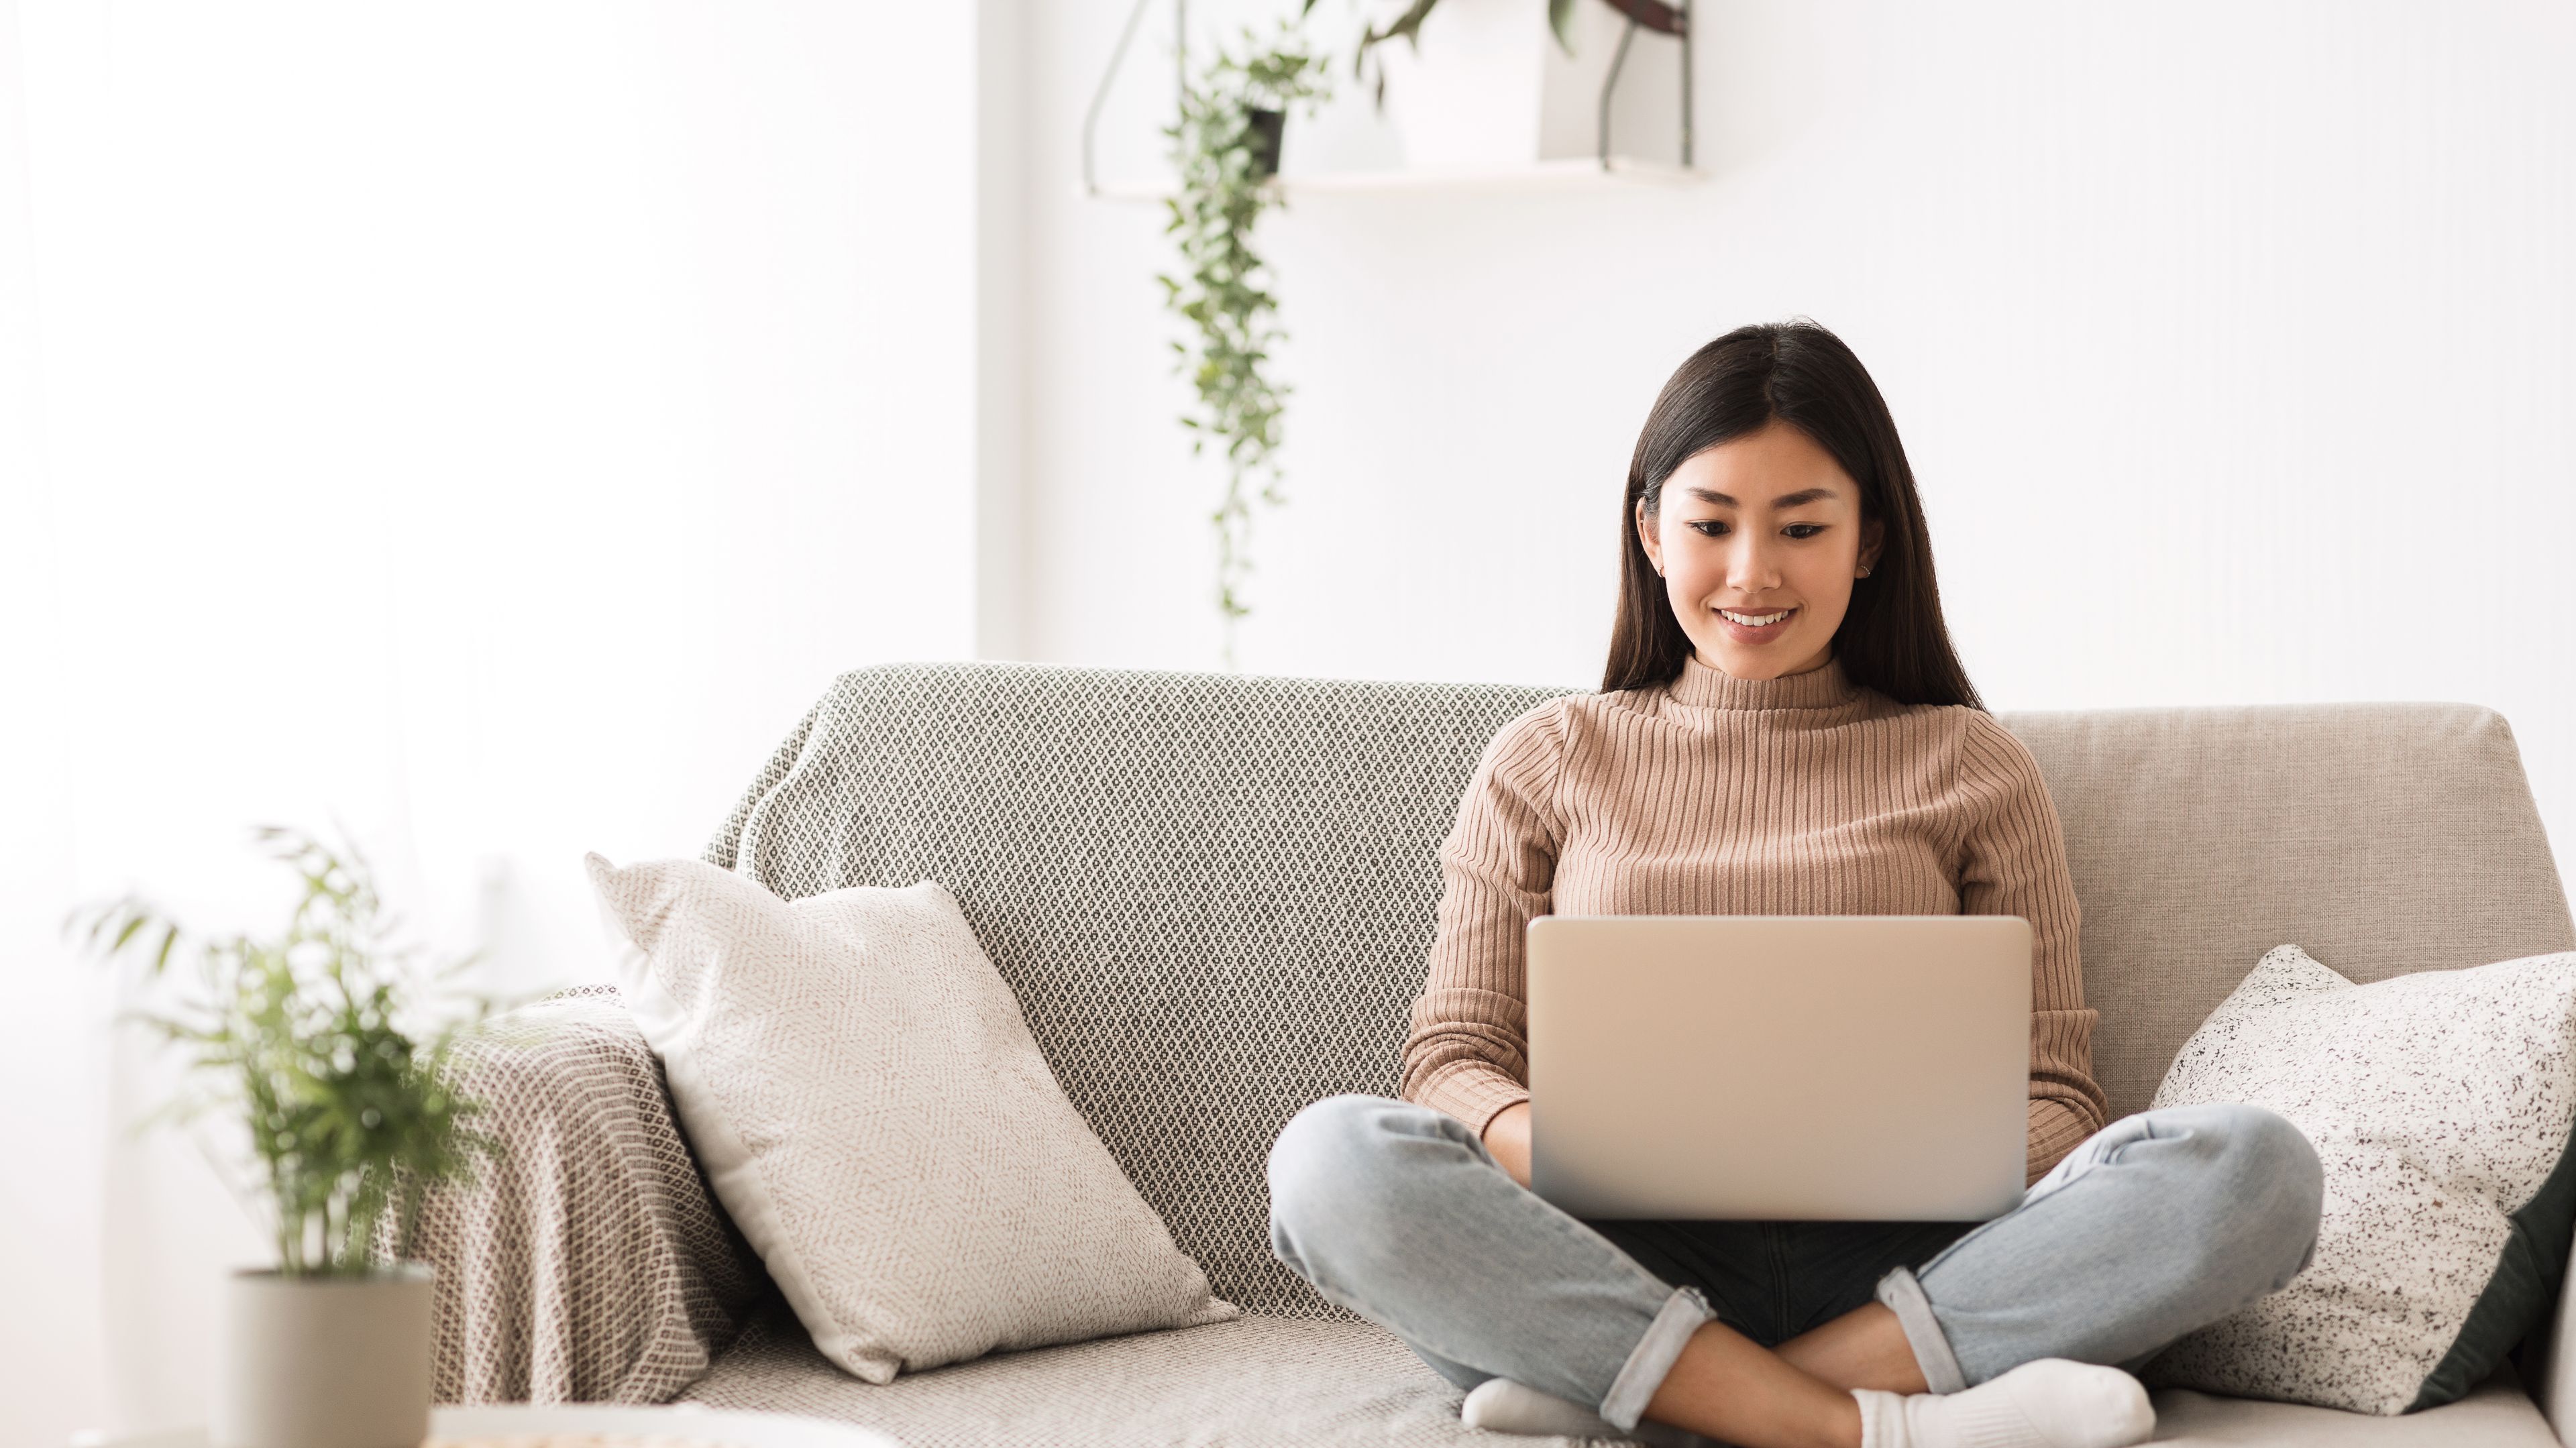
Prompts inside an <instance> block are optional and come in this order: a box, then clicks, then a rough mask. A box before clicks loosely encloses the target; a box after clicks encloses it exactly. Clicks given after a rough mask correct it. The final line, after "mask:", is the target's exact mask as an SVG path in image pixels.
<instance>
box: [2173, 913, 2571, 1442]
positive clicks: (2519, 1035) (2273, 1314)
mask: <svg viewBox="0 0 2576 1448" xmlns="http://www.w3.org/2000/svg"><path fill="white" fill-rule="evenodd" d="M2211 1101H2243V1102H2251V1103H2253V1104H2255V1105H2258V1106H2266V1107H2269V1108H2271V1109H2272V1110H2274V1111H2277V1112H2279V1113H2280V1114H2281V1115H2283V1116H2285V1117H2288V1118H2289V1119H2290V1120H2291V1121H2292V1122H2294V1123H2296V1124H2297V1125H2298V1127H2299V1129H2300V1130H2302V1131H2304V1132H2306V1133H2307V1134H2308V1139H2309V1140H2310V1141H2312V1142H2314V1143H2315V1144H2316V1148H2317V1155H2318V1157H2319V1158H2320V1159H2322V1160H2323V1162H2324V1164H2325V1178H2326V1192H2325V1215H2324V1220H2323V1222H2322V1224H2321V1226H2320V1228H2319V1231H2318V1236H2317V1251H2316V1257H2315V1259H2314V1260H2313V1261H2311V1262H2310V1263H2309V1264H2308V1269H2307V1270H2306V1271H2305V1272H2302V1273H2300V1274H2299V1275H2298V1276H2297V1277H2296V1278H2294V1279H2293V1280H2292V1281H2291V1283H2290V1285H2289V1286H2287V1287H2285V1288H2283V1289H2281V1290H2280V1291H2279V1292H2276V1293H2273V1294H2272V1295H2271V1296H2269V1297H2266V1298H2264V1299H2263V1300H2262V1301H2260V1302H2257V1303H2255V1304H2254V1305H2253V1306H2251V1307H2249V1308H2246V1309H2245V1310H2244V1311H2242V1312H2239V1313H2236V1314H2234V1315H2232V1316H2230V1317H2226V1318H2223V1319H2221V1320H2220V1321H2218V1322H2216V1323H2213V1324H2211V1325H2210V1326H2208V1327H2205V1328H2203V1329H2201V1330H2200V1331H2198V1332H2195V1333H2193V1334H2191V1335H2190V1336H2189V1337H2186V1338H2184V1339H2183V1340H2182V1341H2180V1342H2178V1343H2176V1344H2174V1345H2173V1346H2172V1347H2171V1348H2168V1349H2167V1350H2166V1351H2165V1352H2164V1354H2163V1355H2162V1356H2160V1357H2158V1358H2157V1359H2156V1360H2155V1362H2154V1363H2152V1364H2151V1365H2150V1366H2149V1368H2148V1371H2147V1377H2148V1380H2149V1381H2151V1382H2154V1383H2157V1384H2159V1385H2163V1386H2172V1387H2184V1388H2200V1389H2205V1390H2208V1391H2211V1392H2220V1393H2234V1394H2238V1395H2240V1396H2244V1397H2255V1398H2278V1399H2285V1400H2288V1401H2291V1402H2298V1403H2315V1404H2319V1405H2322V1406H2325V1407H2330V1408H2348V1409H2351V1410H2353V1411H2356V1412H2363V1413H2403V1412H2407V1411H2410V1410H2412V1409H2416V1408H2429V1407H2434V1406H2436V1405H2439V1404H2442V1403H2447V1402H2450V1401H2451V1400H2452V1399H2454V1398H2457V1397H2459V1396H2461V1395H2462V1394H2463V1393H2465V1392H2467V1391H2468V1389H2469V1388H2470V1387H2472V1386H2474V1385H2475V1384H2477V1383H2478V1382H2479V1381H2481V1380H2483V1379H2484V1378H2485V1377H2486V1375H2487V1374H2488V1373H2489V1372H2491V1371H2493V1370H2494V1368H2495V1366H2496V1363H2497V1362H2498V1361H2499V1360H2501V1359H2502V1358H2503V1357H2504V1355H2505V1353H2506V1352H2507V1351H2509V1350H2511V1348H2512V1347H2513V1345H2514V1344H2515V1343H2516V1342H2518V1341H2520V1340H2521V1338H2522V1336H2523V1334H2524V1333H2525V1332H2527V1331H2528V1330H2530V1328H2531V1327H2532V1326H2533V1325H2534V1324H2535V1323H2537V1322H2538V1321H2539V1319H2540V1316H2541V1314H2542V1313H2543V1312H2544V1311H2546V1310H2547V1308H2548V1307H2549V1305H2550V1303H2551V1302H2552V1301H2554V1300H2555V1299H2556V1296H2557V1291H2558V1281H2559V1277H2560V1275H2561V1274H2562V1272H2563V1271H2564V1270H2565V1267H2566V1257H2567V1248H2568V1234H2569V1230H2570V1226H2571V1219H2576V1170H2571V1168H2570V1162H2571V1159H2576V1158H2571V1153H2570V1152H2569V1150H2568V1146H2569V1140H2568V1137H2569V1130H2570V1125H2571V1123H2576V953H2562V954H2558V955H2535V956H2530V957H2527V958H2524V959H2521V960H2508V961H2504V962H2502V963H2500V964H2496V965H2484V966H2479V967H2477V968H2475V969H2472V970H2443V971H2425V972H2422V973H2420V974H2416V975H2406V976H2399V977H2396V978H2394V979H2391V980H2383V981H2378V982H2375V983H2373V984H2370V985H2355V984H2353V983H2352V982H2351V981H2349V980H2346V979H2344V978H2343V977H2342V976H2340V975H2337V974H2335V973H2334V972H2333V971H2331V970H2328V969H2327V968H2326V967H2324V966H2323V965H2320V964H2318V963H2317V962H2316V961H2315V960H2314V959H2311V958H2310V957H2309V955H2308V953H2307V952H2306V951H2304V950H2301V949H2300V948H2299V947H2297V946H2295V945H2284V946H2281V947H2279V948H2278V949H2276V950H2273V951H2271V952H2269V953H2267V954H2266V955H2265V956H2264V957H2263V959H2262V960H2261V961H2260V962H2258V963H2257V964H2256V965H2255V967H2254V970H2253V972H2252V973H2251V974H2249V975H2247V976H2246V977H2245V980H2244V983H2243V984H2241V985H2239V986H2237V988H2236V990H2235V993H2234V994H2232V995H2230V996H2228V998H2227V999H2226V1000H2225V1001H2223V1002H2221V1003H2220V1005H2219V1007H2218V1009H2217V1010H2214V1011H2212V1012H2210V1014H2209V1019H2208V1020H2206V1021H2203V1022H2202V1023H2201V1026H2200V1029H2199V1030H2197V1031H2195V1032H2193V1033H2192V1037H2191V1039H2190V1040H2189V1041H2187V1042H2185V1043H2184V1044H2183V1048H2182V1050H2181V1051H2180V1052H2179V1053H2177V1054H2176V1055H2175V1057H2174V1062H2173V1065H2172V1067H2171V1068H2169V1069H2168V1070H2167V1071H2166V1072H2165V1079H2164V1084H2163V1085H2162V1086H2161V1087H2159V1088H2157V1091H2156V1099H2155V1102H2154V1104H2155V1105H2156V1106H2157V1107H2166V1106H2194V1105H2198V1104H2200V1103H2203V1102H2211Z"/></svg>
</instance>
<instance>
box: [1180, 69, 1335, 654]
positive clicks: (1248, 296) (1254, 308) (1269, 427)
mask: <svg viewBox="0 0 2576 1448" xmlns="http://www.w3.org/2000/svg"><path fill="white" fill-rule="evenodd" d="M1323 69H1324V62H1323V60H1322V58H1321V57H1319V56H1317V55H1315V54H1314V53H1313V52H1312V51H1310V50H1308V49H1307V48H1306V45H1305V43H1304V41H1303V40H1302V39H1301V38H1300V37H1299V36H1298V34H1297V32H1296V30H1295V28H1294V27H1293V26H1292V27H1283V28H1282V29H1281V31H1280V33H1279V36H1278V38H1277V39H1276V40H1274V41H1272V42H1271V43H1269V44H1267V45H1263V44H1260V43H1259V42H1258V40H1257V38H1256V37H1254V36H1253V35H1251V34H1250V33H1249V32H1246V34H1245V37H1244V46H1243V48H1242V49H1241V50H1240V51H1232V50H1223V49H1220V50H1219V51H1218V53H1217V54H1216V56H1215V58H1214V59H1213V60H1211V61H1210V62H1209V63H1208V64H1207V66H1206V67H1205V68H1204V69H1203V70H1201V71H1200V72H1199V74H1198V77H1197V79H1195V80H1194V81H1193V82H1192V83H1191V84H1189V85H1188V86H1185V87H1184V88H1183V89H1182V92H1181V110H1180V117H1179V119H1178V120H1177V121H1176V122H1175V123H1174V124H1173V125H1171V126H1170V127H1168V128H1167V129H1166V130H1165V131H1164V134H1165V135H1166V136H1168V137H1169V138H1170V139H1171V142H1172V158H1173V163H1174V166H1175V168H1176V169H1177V170H1178V172H1179V185H1178V187H1177V188H1176V189H1175V191H1174V194H1173V196H1172V198H1171V201H1170V203H1169V205H1170V213H1171V220H1170V224H1169V225H1168V226H1166V227H1165V228H1164V229H1165V230H1166V231H1168V232H1169V233H1171V234H1172V236H1173V237H1174V238H1175V240H1176V241H1177V243H1178V245H1179V249H1180V260H1181V269H1180V270H1181V274H1180V275H1178V276H1172V275H1164V276H1161V277H1159V278H1157V279H1158V280H1160V281H1161V282H1162V284H1163V288H1164V300H1165V304H1166V305H1168V306H1169V307H1170V308H1171V310H1172V311H1173V312H1174V313H1175V314H1176V315H1177V316H1179V317H1180V318H1181V319H1182V320H1183V321H1185V322H1187V323H1188V324H1189V326H1190V329H1191V336H1190V338H1189V340H1188V341H1185V342H1184V341H1175V342H1174V343H1173V344H1172V348H1173V350H1174V351H1175V352H1177V353H1179V354H1180V363H1179V370H1180V371H1181V372H1183V373H1184V374H1185V375H1187V376H1188V377H1189V379H1190V382H1191V385H1192V387H1193V389H1194V390H1195V392H1196V404H1197V405H1196V407H1195V409H1194V410H1193V411H1190V412H1187V413H1184V414H1183V415H1182V417H1181V426H1182V427H1184V428H1187V429H1189V431H1190V450H1191V452H1192V453H1194V454H1203V453H1205V452H1206V451H1207V448H1208V446H1209V444H1210V443H1214V444H1216V445H1217V446H1218V447H1219V448H1220V449H1221V454H1222V456H1223V458H1224V461H1225V493H1224V496H1223V497H1222V498H1221V499H1220V500H1219V501H1218V504H1217V507H1216V509H1215V511H1214V512H1212V513H1211V514H1210V515H1209V520H1210V522H1212V523H1213V524H1214V525H1215V528H1216V539H1217V567H1216V605H1217V615H1218V618H1219V619H1220V620H1221V622H1222V624H1223V628H1224V636H1223V648H1224V657H1225V663H1226V667H1228V668H1232V667H1233V666H1234V637H1235V625H1236V623H1237V621H1238V620H1240V619H1242V618H1243V617H1244V616H1245V615H1246V614H1248V613H1250V612H1251V611H1252V610H1251V606H1250V605H1249V604H1248V603H1246V602H1245V601H1244V597H1243V584H1244V579H1245V577H1246V575H1248V574H1249V573H1250V572H1251V569H1252V562H1251V558H1250V554H1249V544H1250V539H1251V531H1252V504H1253V502H1254V501H1255V500H1256V499H1257V500H1258V501H1260V502H1263V503H1266V504H1270V505H1272V506H1276V505H1277V504H1279V503H1280V502H1282V501H1284V499H1283V498H1282V497H1281V496H1280V493H1279V466H1278V463H1277V461H1276V460H1275V454H1276V453H1277V451H1278V447H1279V421H1280V411H1281V405H1282V402H1283V401H1284V399H1285V398H1286V396H1287V393H1288V389H1287V388H1286V387H1284V386H1282V385H1281V384H1279V383H1278V382H1276V381H1274V380H1273V379H1272V377H1271V375H1270V370H1269V367H1270V360H1271V359H1270V349H1271V347H1272V346H1273V345H1274V344H1276V343H1277V342H1279V341H1281V340H1282V339H1283V338H1284V337H1285V335H1286V334H1285V333H1283V332H1282V331H1281V330H1280V328H1279V326H1278V324H1277V323H1276V322H1275V321H1274V320H1273V317H1274V315H1275V313H1276V311H1277V308H1278V299H1277V298H1276V297H1274V296H1272V295H1271V293H1270V290H1269V278H1268V276H1267V274H1266V269H1265V268H1264V266H1263V264H1262V260H1261V257H1260V254H1259V253H1258V252H1256V251H1254V249H1253V245H1252V233H1253V227H1254V226H1255V224H1256V223H1258V222H1259V220H1260V219H1261V214H1262V213H1263V212H1264V211H1267V210H1268V209H1270V208H1271V207H1273V206H1276V205H1278V204H1279V201H1280V197H1279V191H1278V188H1277V187H1276V186H1274V185H1272V184H1270V183H1271V179H1272V178H1273V177H1274V176H1275V175H1276V174H1277V172H1278V169H1279V152H1280V145H1281V141H1282V138H1283V137H1284V135H1285V128H1286V125H1287V119H1288V114H1287V113H1288V108H1289V107H1290V106H1292V105H1295V104H1297V103H1299V102H1304V103H1305V104H1306V105H1307V108H1308V109H1309V110H1310V111H1311V110H1312V109H1313V106H1314V103H1315V102H1316V101H1318V100H1320V99H1321V98H1322V96H1323V94H1324V77H1323Z"/></svg>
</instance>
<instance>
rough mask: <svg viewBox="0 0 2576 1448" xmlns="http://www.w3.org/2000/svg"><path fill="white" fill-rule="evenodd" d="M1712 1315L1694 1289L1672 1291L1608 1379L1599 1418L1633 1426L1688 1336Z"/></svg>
mask: <svg viewBox="0 0 2576 1448" xmlns="http://www.w3.org/2000/svg"><path fill="white" fill-rule="evenodd" d="M1716 1316H1717V1314H1716V1313H1714V1312H1712V1311H1710V1310H1709V1306H1708V1299H1707V1298H1705V1297H1702V1296H1700V1295H1699V1289H1698V1288H1696V1287H1676V1288H1674V1289H1673V1295H1672V1296H1670V1297H1667V1298H1665V1299H1664V1305H1663V1309H1662V1310H1661V1311H1659V1312H1657V1313H1656V1314H1655V1320H1654V1321H1653V1322H1650V1323H1648V1324H1646V1335H1645V1336H1644V1337H1641V1338H1639V1339H1637V1346H1636V1347H1635V1348H1634V1349H1633V1350H1631V1351H1630V1352H1629V1354H1628V1361H1627V1362H1625V1363H1623V1364H1621V1365H1620V1368H1619V1376H1617V1377H1615V1378H1613V1379H1611V1380H1610V1392H1609V1395H1608V1396H1607V1397H1604V1398H1603V1399H1602V1400H1601V1416H1602V1417H1603V1418H1604V1419H1606V1420H1608V1421H1609V1422H1610V1423H1611V1424H1612V1425H1614V1426H1616V1427H1618V1428H1620V1429H1623V1430H1625V1429H1629V1428H1634V1427H1636V1426H1637V1420H1638V1419H1639V1418H1641V1417H1643V1416H1645V1412H1646V1404H1647V1403H1648V1402H1649V1401H1651V1400H1652V1399H1653V1398H1654V1396H1655V1389H1657V1388H1660V1387H1662V1386H1663V1385H1664V1375H1665V1374H1666V1373H1669V1372H1671V1371H1672V1370H1673V1364H1674V1363H1675V1362H1677V1361H1679V1360H1680V1358H1681V1355H1682V1349H1683V1348H1685V1347H1688V1346H1690V1340H1691V1334H1692V1333H1695V1332H1697V1331H1699V1328H1700V1324H1701V1323H1704V1322H1707V1321H1709V1320H1710V1319H1712V1318H1714V1317H1716Z"/></svg>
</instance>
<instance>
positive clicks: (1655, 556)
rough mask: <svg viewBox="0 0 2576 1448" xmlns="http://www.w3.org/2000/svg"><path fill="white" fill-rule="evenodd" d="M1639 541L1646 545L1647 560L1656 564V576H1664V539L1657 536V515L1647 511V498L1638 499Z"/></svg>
mask: <svg viewBox="0 0 2576 1448" xmlns="http://www.w3.org/2000/svg"><path fill="white" fill-rule="evenodd" d="M1637 541H1638V542H1639V543H1641V544H1643V545H1644V546H1645V549H1646V561H1647V562H1648V563H1651V564H1653V565H1655V576H1656V577H1657V578H1661V577H1663V576H1664V540H1663V539H1661V538H1659V537H1656V536H1655V516H1654V514H1652V513H1649V512H1647V511H1646V500H1645V499H1643V498H1639V499H1638V500H1637Z"/></svg>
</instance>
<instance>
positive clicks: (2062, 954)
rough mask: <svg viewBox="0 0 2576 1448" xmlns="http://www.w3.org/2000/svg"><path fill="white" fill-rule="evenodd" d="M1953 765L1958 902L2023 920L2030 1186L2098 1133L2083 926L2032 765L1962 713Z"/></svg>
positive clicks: (2100, 1102)
mask: <svg viewBox="0 0 2576 1448" xmlns="http://www.w3.org/2000/svg"><path fill="white" fill-rule="evenodd" d="M1967 721H1968V724H1967V735H1966V738H1965V739H1964V741H1963V742H1962V748H1961V750H1960V760H1959V786H1960V789H1961V792H1962V793H1963V794H1964V796H1965V798H1966V818H1967V824H1966V828H1965V830H1964V832H1963V834H1962V838H1961V842H1960V843H1961V850H1960V870H1959V896H1960V908H1961V910H1962V911H1963V912H1964V913H1966V914H1970V915H2019V916H2021V917H2022V918H2023V919H2025V920H2028V921H2029V922H2030V928H2031V957H2030V970H2031V979H2030V1148H2029V1157H2028V1160H2027V1161H2026V1163H2025V1169H2026V1171H2027V1172H2028V1178H2029V1180H2031V1181H2034V1182H2035V1181H2037V1180H2039V1178H2040V1177H2041V1176H2042V1175H2044V1174H2045V1173H2046V1172H2047V1171H2048V1169H2049V1168H2050V1167H2052V1166H2055V1165H2056V1164H2057V1163H2058V1161H2059V1159H2060V1158H2062V1157H2064V1156H2065V1155H2066V1154H2067V1153H2068V1152H2070V1151H2073V1150H2074V1149H2075V1148H2076V1146H2077V1145H2078V1144H2079V1143H2081V1142H2082V1141H2083V1140H2084V1139H2085V1138H2086V1137H2088V1136H2091V1135H2092V1134H2093V1133H2094V1132H2097V1131H2099V1130H2101V1129H2102V1127H2103V1126H2104V1125H2105V1124H2106V1122H2107V1121H2108V1119H2109V1116H2110V1104H2109V1102H2108V1100H2107V1099H2106V1098H2105V1097H2104V1096H2103V1094H2102V1088H2101V1087H2100V1086H2098V1085H2096V1084H2095V1083H2094V1080H2093V1023H2094V1022H2095V1021H2096V1020H2098V1019H2100V1013H2099V1012H2096V1011H2092V1010H2088V1009H2086V1008H2085V1005H2084V972H2083V969H2082V966H2081V965H2080V963H2079V962H2078V960H2077V956H2076V950H2077V936H2078V931H2079V926H2080V924H2081V916H2080V913H2079V907H2078V906H2077V904H2076V900H2075V878H2074V876H2073V874H2072V873H2070V872H2069V871H2068V869H2067V866H2066V838H2065V835H2064V834H2063V833H2062V831H2061V830H2060V829H2059V826H2058V821H2057V807H2056V806H2055V805H2054V804H2052V803H2051V802H2050V801H2049V798H2048V785H2047V782H2046V781H2045V780H2043V779H2042V778H2041V777H2040V773H2039V761H2038V760H2036V759H2033V758H2032V757H2031V753H2030V749H2029V747H2028V746H2027V745H2025V744H2023V743H2022V742H2021V741H2020V740H2019V739H2016V738H2014V737H2013V736H2012V734H2011V733H2010V732H2009V731H2007V730H2006V729H2005V728H2004V727H2003V726H2002V725H2001V724H1998V723H1996V722H1995V720H1994V716H1992V715H1990V714H1987V713H1985V712H1984V711H1983V710H1973V709H1972V710H1969V711H1967Z"/></svg>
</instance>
